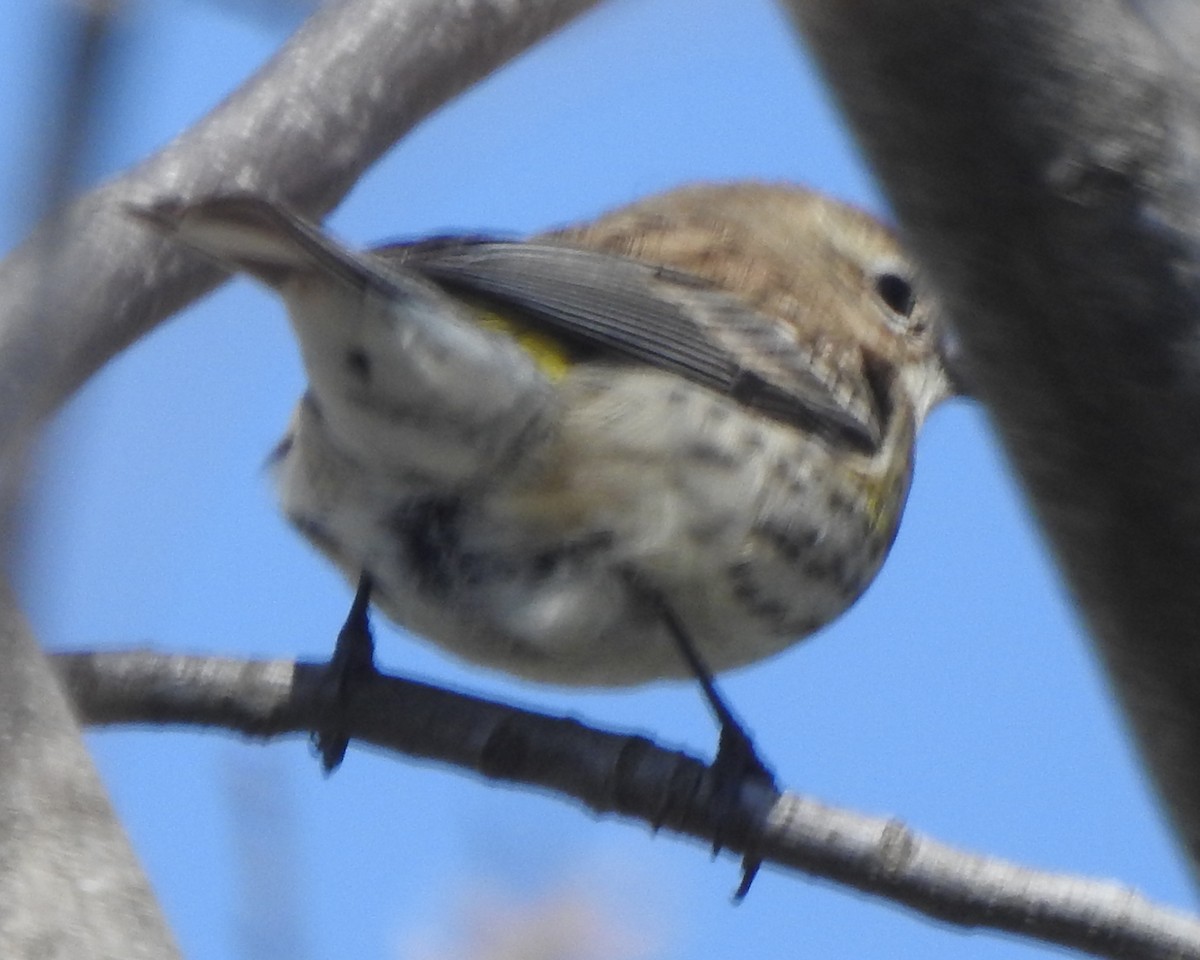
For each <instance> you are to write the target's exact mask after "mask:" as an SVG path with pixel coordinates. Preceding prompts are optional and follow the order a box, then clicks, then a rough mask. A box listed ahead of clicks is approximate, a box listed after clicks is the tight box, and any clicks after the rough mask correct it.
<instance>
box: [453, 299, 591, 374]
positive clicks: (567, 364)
mask: <svg viewBox="0 0 1200 960" xmlns="http://www.w3.org/2000/svg"><path fill="white" fill-rule="evenodd" d="M476 316H477V317H478V319H479V322H480V324H481V325H482V326H484V327H486V328H487V329H488V330H495V331H496V332H497V333H503V334H506V335H507V336H508V337H510V338H511V339H513V340H514V341H516V343H517V345H518V346H519V347H520V348H521V349H522V350H524V351H525V352H526V353H527V354H529V356H530V357H532V358H533V361H534V363H536V364H537V365H538V369H539V370H541V371H542V373H544V374H545V375H546V376H547V377H549V378H550V379H551V380H561V379H562V378H563V377H565V376H566V375H567V371H568V370H570V369H571V363H572V361H571V355H570V353H569V352H568V351H567V348H566V347H565V346H564V345H563V344H562V343H560V342H559V341H558V340H555V339H554V338H553V337H549V336H547V335H546V334H544V333H539V332H537V331H536V330H530V329H529V327H527V326H525V325H524V324H522V323H519V322H517V321H515V320H511V319H509V318H508V317H506V316H503V315H502V314H499V313H494V312H492V311H490V310H476Z"/></svg>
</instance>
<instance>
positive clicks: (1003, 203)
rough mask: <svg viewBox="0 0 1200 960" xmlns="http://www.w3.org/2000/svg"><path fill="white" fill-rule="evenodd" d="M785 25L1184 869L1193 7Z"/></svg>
mask: <svg viewBox="0 0 1200 960" xmlns="http://www.w3.org/2000/svg"><path fill="white" fill-rule="evenodd" d="M789 6H790V7H791V9H792V11H793V13H794V15H795V18H796V21H797V23H798V24H799V26H800V28H801V29H802V32H803V34H804V36H805V37H806V38H807V40H808V42H809V43H810V44H811V46H812V49H813V51H814V52H815V54H816V56H817V58H818V59H819V60H820V61H821V63H822V65H823V67H824V71H825V74H826V76H827V78H828V79H829V82H830V84H831V85H832V87H833V90H834V92H835V94H836V96H837V98H838V99H839V100H840V101H841V104H842V107H843V108H844V111H845V114H846V116H847V117H848V118H849V120H850V122H851V125H852V126H853V128H854V130H855V132H856V133H857V136H858V138H859V140H860V142H861V144H862V146H863V148H864V149H865V151H866V154H867V157H868V159H869V160H870V162H871V164H872V165H873V167H874V169H875V172H876V174H877V175H878V177H879V178H880V180H881V181H882V183H883V185H884V188H885V190H886V192H887V194H888V196H889V197H890V199H891V201H892V203H893V205H894V207H895V210H896V214H897V216H898V218H899V221H900V224H901V227H902V229H903V232H904V234H905V238H906V241H907V242H908V244H909V246H910V247H911V248H912V249H913V251H914V252H915V254H916V255H917V257H918V259H919V261H920V263H921V264H922V267H923V268H924V269H925V270H926V271H927V273H928V274H929V276H930V278H931V279H932V280H933V282H934V284H935V285H936V286H937V287H938V288H939V290H940V291H941V293H942V295H943V296H944V297H945V298H946V301H947V302H948V303H949V304H950V305H951V308H952V312H953V314H954V316H955V318H956V321H957V324H958V327H959V329H960V332H961V336H962V339H963V341H964V347H965V352H966V361H967V363H968V364H969V370H970V374H971V377H972V379H973V381H974V383H975V386H976V388H977V391H978V393H979V395H980V396H981V397H982V399H983V400H984V401H985V403H986V404H987V407H988V410H989V412H990V414H991V417H992V420H993V422H994V423H995V425H996V427H997V429H998V431H999V433H1000V436H1001V439H1002V440H1003V442H1004V445H1005V447H1006V449H1007V452H1008V454H1009V456H1010V458H1011V460H1012V463H1013V464H1014V466H1015V467H1016V469H1017V471H1018V473H1019V474H1020V477H1021V479H1022V481H1023V482H1024V485H1025V489H1026V492H1027V494H1028V495H1029V497H1030V499H1031V500H1032V502H1033V505H1034V508H1035V510H1036V513H1037V516H1038V518H1039V520H1040V522H1041V524H1042V527H1043V529H1044V530H1045V531H1046V534H1047V536H1048V537H1049V539H1050V542H1051V544H1052V546H1053V548H1054V551H1055V553H1056V555H1057V559H1058V562H1059V565H1060V567H1061V569H1062V571H1063V574H1064V576H1065V577H1066V580H1067V582H1068V584H1069V586H1070V588H1071V590H1072V592H1073V594H1074V596H1075V597H1076V599H1077V600H1078V602H1079V605H1080V608H1081V610H1082V612H1083V614H1084V616H1085V618H1086V621H1087V624H1088V626H1089V627H1090V629H1091V632H1092V634H1093V636H1094V638H1095V640H1096V642H1097V650H1098V652H1099V654H1100V656H1101V658H1102V660H1103V663H1104V665H1105V667H1106V668H1107V671H1108V676H1109V678H1110V680H1111V682H1112V685H1113V688H1114V689H1115V691H1116V693H1117V695H1118V697H1119V699H1120V702H1121V704H1122V705H1123V707H1124V709H1125V712H1126V716H1127V718H1128V719H1129V721H1130V725H1131V727H1132V729H1133V732H1134V734H1135V736H1136V738H1137V741H1138V744H1139V746H1140V749H1141V754H1142V757H1143V758H1144V760H1145V761H1146V763H1147V765H1148V767H1149V769H1150V771H1151V772H1152V774H1153V776H1154V778H1155V781H1156V783H1157V786H1158V788H1159V791H1160V793H1161V795H1162V796H1163V798H1164V799H1165V800H1166V804H1167V807H1168V809H1169V810H1170V813H1171V815H1172V817H1173V821H1174V825H1175V828H1176V830H1177V832H1178V835H1179V837H1180V839H1181V840H1182V841H1183V845H1184V847H1185V849H1186V850H1187V852H1188V854H1189V855H1190V857H1191V861H1192V865H1193V868H1195V869H1200V589H1198V587H1197V581H1198V579H1200V336H1198V330H1197V321H1198V319H1200V283H1198V280H1200V275H1198V266H1200V261H1198V259H1197V252H1198V250H1200V191H1198V187H1200V82H1198V80H1200V69H1198V68H1200V51H1198V49H1197V47H1196V46H1195V44H1194V43H1193V42H1192V41H1194V39H1195V38H1196V37H1198V36H1200V6H1198V5H1196V4H1194V3H1179V2H1176V0H1140V2H1137V3H1134V2H1122V0H1058V2H1055V3H1046V2H1045V0H1010V2H1007V3H1000V4H996V3H945V2H943V0H790V2H789ZM997 587H998V589H1003V585H1002V584H1000V585H997Z"/></svg>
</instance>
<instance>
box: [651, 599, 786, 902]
mask: <svg viewBox="0 0 1200 960" xmlns="http://www.w3.org/2000/svg"><path fill="white" fill-rule="evenodd" d="M642 590H643V592H644V593H645V594H646V596H647V597H648V598H649V599H650V600H651V601H652V602H653V603H654V604H655V605H656V606H657V607H658V609H659V612H660V613H661V615H662V619H663V623H664V624H665V625H666V627H667V632H668V633H670V634H671V636H672V638H673V639H674V640H675V645H676V646H677V647H678V648H679V654H680V656H682V657H683V659H684V661H685V662H686V663H687V665H688V668H689V669H690V670H691V672H692V675H693V676H694V677H695V678H696V682H697V683H699V684H700V689H701V690H702V691H703V693H704V699H705V700H707V701H708V705H709V707H710V708H711V709H712V712H713V714H714V715H715V716H716V718H717V724H718V725H719V726H720V728H721V735H720V740H719V741H718V743H717V756H716V758H715V759H714V760H713V763H712V772H713V778H714V781H715V784H714V788H713V799H712V810H713V817H714V820H715V822H716V823H717V825H718V829H717V832H716V834H715V835H714V837H713V855H714V856H715V855H716V854H718V853H720V852H721V849H722V847H724V845H725V843H724V838H725V830H724V825H727V824H733V823H736V822H737V818H738V817H739V816H740V814H741V810H742V805H741V804H742V788H743V787H744V786H747V785H749V784H752V783H753V784H758V785H761V786H766V787H767V788H769V789H770V790H774V789H775V777H774V775H773V774H772V773H771V771H770V769H768V767H767V765H766V764H764V763H763V762H762V760H761V759H760V758H759V756H758V751H756V750H755V749H754V742H753V741H752V740H751V739H750V735H749V734H748V733H746V729H745V728H744V727H743V726H742V725H741V723H740V722H739V721H738V719H737V718H736V717H735V716H734V715H733V711H732V710H730V709H729V706H728V704H726V703H725V698H724V697H722V696H721V694H720V692H719V691H718V690H717V685H716V683H715V682H714V681H713V676H712V671H710V670H709V669H708V666H707V664H705V662H704V660H703V658H702V657H701V656H700V654H699V652H698V651H697V650H696V646H695V644H693V643H692V639H691V637H690V636H688V632H687V630H686V629H685V628H684V625H683V623H682V621H681V620H680V619H679V617H678V616H676V614H675V611H674V610H672V609H671V607H670V605H669V604H668V603H667V602H666V601H665V600H663V598H662V596H661V595H660V594H659V593H657V591H654V590H650V589H647V588H646V587H644V586H643V587H642ZM761 866H762V858H761V857H758V856H755V855H754V853H753V851H748V852H747V853H746V854H745V856H743V858H742V882H741V883H740V884H738V888H737V890H736V891H735V892H734V894H733V900H734V903H737V902H740V901H741V900H742V898H744V897H745V896H746V894H747V893H749V892H750V885H751V884H752V883H753V882H754V878H755V876H756V875H757V874H758V868H759V867H761Z"/></svg>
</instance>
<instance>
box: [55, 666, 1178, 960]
mask: <svg viewBox="0 0 1200 960" xmlns="http://www.w3.org/2000/svg"><path fill="white" fill-rule="evenodd" d="M53 660H54V662H55V665H56V666H57V668H58V670H59V672H60V675H61V677H62V679H63V682H64V684H65V686H66V688H67V689H68V691H69V692H70V695H71V696H72V698H73V699H74V701H75V705H76V708H77V710H78V712H79V714H80V715H81V717H82V718H83V719H84V720H85V721H86V722H88V723H92V724H97V725H109V724H134V723H151V724H155V725H167V724H186V725H189V726H206V727H217V728H221V729H226V730H231V731H234V732H238V733H242V734H244V735H247V736H252V737H258V738H264V739H265V738H271V737H278V736H284V735H289V734H305V733H308V732H309V731H312V730H316V729H320V728H321V727H322V725H323V724H324V723H327V722H328V718H329V717H330V716H332V715H335V712H334V711H333V709H332V706H333V705H332V704H331V701H330V690H331V689H332V687H331V685H330V684H328V683H324V682H323V678H324V676H325V669H326V668H325V666H324V665H317V664H305V663H294V662H291V661H281V660H277V661H252V660H232V659H225V658H217V657H188V656H183V655H175V654H158V653H154V652H151V651H130V652H118V653H78V654H62V655H58V656H56V657H54V658H53ZM336 715H337V716H338V717H339V719H338V724H339V729H340V730H342V731H345V732H348V733H350V734H351V736H353V737H354V738H355V739H358V740H361V741H362V742H364V743H369V744H371V745H373V746H376V747H381V748H384V749H387V750H391V751H395V752H398V753H403V754H406V755H408V756H411V757H415V758H418V759H423V760H436V761H439V762H442V763H446V764H451V765H454V766H457V767H459V768H462V769H464V770H469V771H473V772H475V773H478V774H482V775H483V776H485V777H488V778H489V779H494V780H502V781H506V782H510V783H519V784H522V785H525V786H531V787H536V788H539V789H542V790H551V791H554V792H555V793H557V794H559V795H561V796H563V797H568V798H571V799H574V800H577V801H579V802H581V803H582V804H583V805H584V806H586V807H587V808H588V809H589V810H591V811H593V812H594V813H599V814H618V815H620V816H623V817H627V818H632V819H636V820H639V821H641V822H643V823H646V824H648V825H649V826H650V827H651V828H652V829H655V830H657V829H662V828H665V829H667V830H670V831H672V832H674V833H678V834H682V835H685V836H689V837H692V838H694V839H699V840H704V841H706V842H707V843H709V844H712V843H713V842H714V838H716V837H717V836H718V834H719V835H720V837H721V840H722V843H723V844H724V845H726V846H728V847H729V849H731V850H734V851H737V852H746V851H747V850H748V849H751V848H752V849H753V851H754V852H755V854H756V855H759V856H762V857H763V858H764V859H765V860H766V861H768V862H771V863H775V864H778V865H782V866H790V867H793V868H795V869H797V870H801V871H804V872H805V873H809V874H812V875H814V876H818V877H823V878H827V879H831V880H836V881H838V882H840V883H843V884H847V885H849V886H852V887H854V888H856V889H858V890H862V891H865V892H868V893H873V894H877V895H880V896H885V897H888V898H890V899H892V900H894V901H896V902H899V903H902V904H904V905H905V906H908V907H911V908H912V909H914V910H917V911H919V912H921V913H924V914H926V915H928V916H931V917H934V918H936V919H938V920H943V921H949V922H952V923H956V924H959V925H962V926H968V927H989V928H991V929H995V930H1004V931H1008V932H1010V933H1019V934H1021V935H1023V936H1027V937H1032V938H1035V939H1038V940H1041V941H1043V942H1046V943H1052V944H1057V945H1060V946H1065V947H1072V948H1075V949H1077V950H1081V951H1084V952H1087V953H1090V954H1093V955H1095V956H1099V957H1111V958H1138V960H1155V958H1163V960H1166V958H1168V957H1169V958H1172V960H1187V958H1200V921H1197V920H1196V919H1194V918H1192V917H1188V916H1185V915H1182V914H1179V913H1176V912H1173V911H1170V910H1167V909H1165V908H1162V907H1157V906H1155V905H1153V904H1151V903H1150V902H1148V901H1147V900H1145V899H1144V898H1142V897H1141V896H1139V895H1138V894H1136V893H1134V892H1133V891H1130V890H1127V889H1124V888H1121V887H1118V886H1115V885H1112V884H1106V883H1100V882H1098V881H1094V880H1088V879H1084V878H1079V877H1069V876H1063V875H1053V874H1046V873H1039V872H1037V871H1034V870H1029V869H1026V868H1023V867H1019V866H1016V865H1014V864H1010V863H1005V862H1003V861H1001V860H996V859H992V858H986V857H980V856H977V855H974V854H968V853H964V852H962V851H958V850H955V849H953V848H951V847H949V846H946V845H944V844H941V843H938V842H936V841H934V840H931V839H929V838H926V837H922V836H920V835H919V834H916V833H914V832H913V831H911V830H909V829H908V828H907V827H905V826H904V825H903V824H901V823H899V822H897V821H895V820H882V819H875V818H870V817H865V816H861V815H859V814H854V813H850V812H846V811H841V810H835V809H832V808H829V807H825V806H822V805H821V804H819V803H817V802H816V801H813V800H809V799H806V798H803V797H800V796H797V795H795V794H783V795H775V794H773V793H772V792H770V791H768V790H765V789H761V788H758V789H756V788H746V789H745V790H744V791H743V796H742V798H741V799H742V810H741V811H740V815H739V817H738V818H737V822H735V823H729V822H720V821H718V819H717V817H716V815H715V813H714V811H713V806H712V800H713V784H714V781H713V779H712V774H711V772H710V770H709V768H708V767H706V766H705V765H704V764H703V763H701V762H700V761H699V760H697V759H695V758H694V757H690V756H687V755H686V754H682V753H678V752H674V751H669V750H665V749H663V748H661V747H658V746H656V745H655V744H654V743H652V742H651V741H649V740H647V739H645V738H644V737H639V736H628V735H621V734H613V733H605V732H603V731H599V730H594V729H592V728H590V727H587V726H584V725H583V724H582V723H580V722H578V721H576V720H572V719H565V718H560V717H551V716H546V715H543V714H537V713H531V712H529V711H526V710H520V709H517V708H515V707H511V706H507V705H503V704H498V703H493V702H490V701H487V700H481V699H478V698H476V697H470V696H467V695H465V694H459V693H454V692H451V691H448V690H443V689H440V688H438V687H432V686H428V685H426V684H422V683H416V682H414V681H410V680H402V679H398V678H394V677H387V676H378V677H375V678H373V679H370V680H366V681H364V683H363V684H362V685H361V686H359V687H356V688H355V689H354V690H353V691H352V695H351V700H350V702H349V703H348V704H347V707H346V712H345V714H344V715H343V714H336ZM314 762H315V761H314Z"/></svg>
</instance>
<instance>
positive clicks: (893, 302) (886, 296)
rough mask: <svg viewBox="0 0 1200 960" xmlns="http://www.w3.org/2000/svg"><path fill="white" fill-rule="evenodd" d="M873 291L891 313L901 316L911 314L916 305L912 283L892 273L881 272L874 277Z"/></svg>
mask: <svg viewBox="0 0 1200 960" xmlns="http://www.w3.org/2000/svg"><path fill="white" fill-rule="evenodd" d="M875 292H876V293H878V294H879V299H880V300H882V301H883V302H884V303H886V304H887V305H888V309H890V310H891V311H892V312H893V313H897V314H899V315H900V316H902V317H908V316H911V315H912V312H913V308H914V307H915V306H916V305H917V298H916V295H915V294H914V293H913V288H912V284H911V283H909V282H908V281H907V280H905V279H904V278H903V277H901V276H898V275H897V274H894V273H881V274H879V276H877V277H876V278H875Z"/></svg>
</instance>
